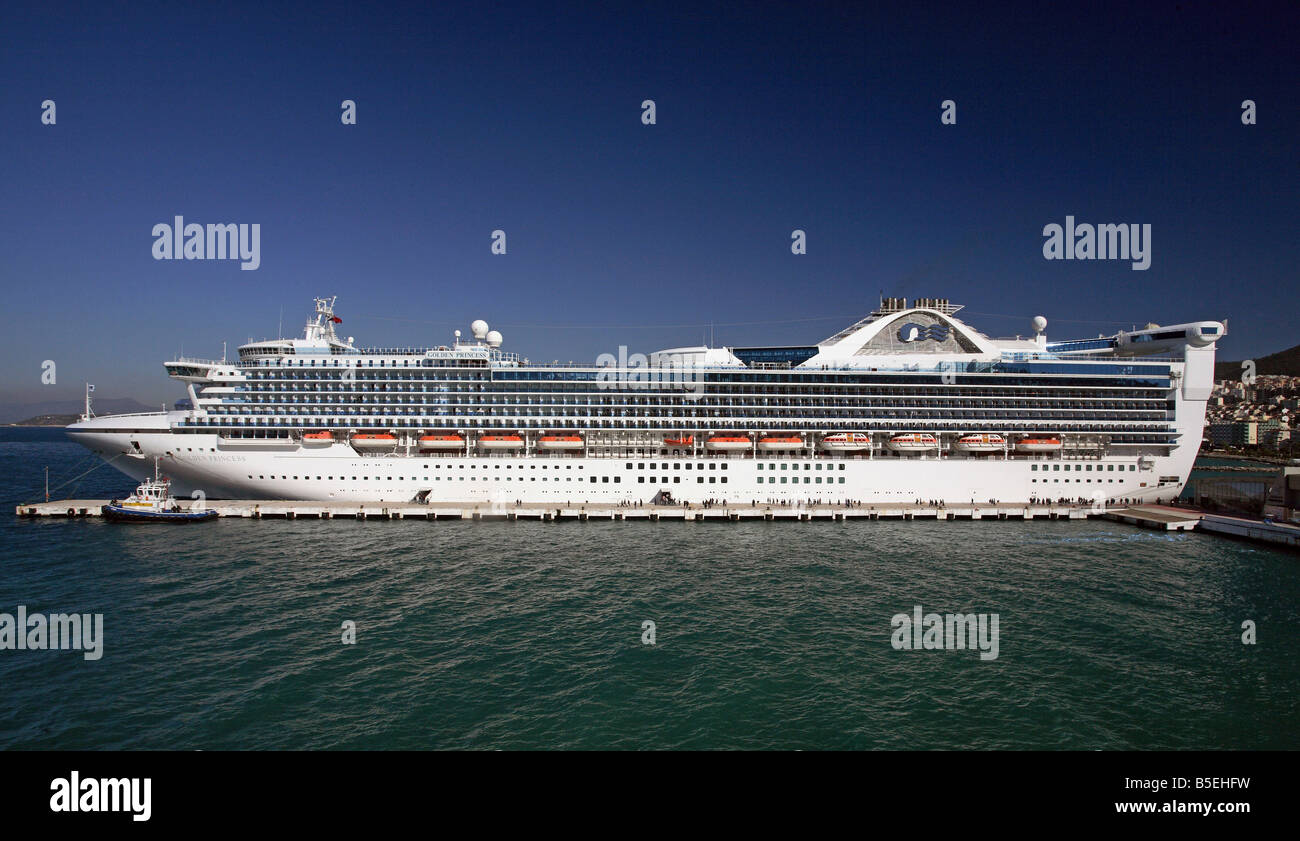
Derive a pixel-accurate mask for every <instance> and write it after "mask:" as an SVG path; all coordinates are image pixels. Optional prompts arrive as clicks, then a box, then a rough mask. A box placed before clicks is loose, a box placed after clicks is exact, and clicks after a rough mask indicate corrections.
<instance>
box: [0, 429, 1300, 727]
mask: <svg viewBox="0 0 1300 841" xmlns="http://www.w3.org/2000/svg"><path fill="white" fill-rule="evenodd" d="M46 464H49V465H50V467H51V476H52V477H55V478H56V479H66V478H70V477H71V476H73V475H74V474H76V473H77V472H79V471H80V470H84V469H86V468H89V467H92V466H94V464H95V462H94V461H92V460H90V459H88V458H86V456H85V455H83V453H82V451H81V450H80V448H78V447H76V446H75V445H72V444H69V443H65V442H63V441H61V440H60V439H59V437H58V436H57V435H56V434H52V433H50V432H30V431H24V430H7V431H4V432H3V433H0V491H2V495H3V497H4V502H5V506H6V507H5V510H4V511H3V512H0V540H3V543H2V544H0V545H2V548H0V564H3V566H2V567H0V569H2V570H3V572H2V573H0V611H3V612H9V613H12V612H14V611H15V609H16V608H17V606H18V605H20V604H22V605H26V606H27V608H28V610H29V611H30V612H44V613H55V612H72V611H76V612H91V613H102V614H104V626H105V649H104V656H103V658H102V659H101V660H99V661H97V662H86V661H85V660H84V659H83V658H82V657H81V656H80V655H79V654H76V653H73V652H67V651H57V652H56V651H8V650H6V651H0V685H3V687H4V691H3V701H0V747H7V748H174V749H193V748H202V749H217V748H507V749H509V748H541V747H563V748H773V747H780V748H810V749H811V748H961V747H975V748H1071V749H1094V748H1103V749H1114V748H1296V747H1300V736H1298V735H1297V733H1300V726H1298V725H1300V714H1298V712H1297V694H1298V692H1300V654H1297V645H1296V643H1297V641H1298V640H1300V634H1297V633H1296V629H1297V627H1300V625H1298V624H1297V623H1298V622H1300V609H1298V608H1297V604H1298V602H1300V599H1298V597H1300V557H1298V556H1296V555H1294V554H1288V553H1284V552H1278V551H1273V550H1269V549H1264V548H1261V547H1258V546H1253V545H1250V544H1246V543H1238V542H1231V541H1226V540H1223V539H1220V538H1215V537H1211V536H1203V535H1195V534H1193V535H1183V534H1178V535H1172V536H1171V535H1166V534H1163V533H1156V532H1150V531H1140V530H1136V529H1131V528H1129V527H1127V526H1123V525H1120V524H1117V523H1110V522H1101V521H1097V522H1086V523H1080V522H1061V521H1056V522H1031V523H1017V522H977V523H976V522H960V521H958V522H926V521H916V522H908V523H902V522H899V523H893V522H875V523H871V522H862V523H671V522H661V523H636V522H624V523H612V522H588V523H576V522H575V523H568V522H562V523H530V522H517V523H506V522H489V523H472V522H464V523H458V522H445V521H440V522H435V523H429V522H410V521H407V522H393V523H386V522H365V523H357V522H353V521H347V520H333V521H314V520H298V521H292V522H289V521H273V520H266V521H259V522H254V521H240V520H221V521H217V522H213V523H206V524H195V525H188V526H167V525H162V526H120V525H113V524H109V523H105V522H102V521H100V520H98V519H92V520H74V521H66V520H46V521H29V520H19V519H17V518H15V517H13V516H12V511H13V505H14V504H16V503H17V502H18V501H19V500H20V499H22V498H28V499H32V498H38V496H39V493H38V492H37V489H38V488H39V487H40V485H41V483H42V481H43V479H42V473H41V468H42V467H43V466H44V465H46ZM131 484H132V483H131V482H130V481H129V480H127V479H125V478H124V477H122V476H121V475H120V474H116V473H114V472H112V471H111V468H106V469H103V470H98V471H95V472H93V473H91V474H90V475H89V476H87V477H85V478H84V479H83V480H81V483H80V486H79V487H78V488H76V490H75V493H76V494H78V495H80V496H83V497H107V496H110V495H117V494H121V493H124V492H126V491H129V490H130V487H131ZM73 491H74V489H73V488H72V487H67V488H63V489H61V490H59V491H58V492H56V493H55V496H56V497H66V496H70V495H72V493H73ZM916 604H921V605H923V606H924V608H925V609H926V611H927V612H928V611H931V610H933V611H936V612H941V613H943V612H957V611H961V612H972V611H973V612H989V613H997V614H998V615H999V619H1000V622H999V630H1000V652H999V657H998V658H997V659H996V660H993V661H989V662H983V661H981V660H980V659H979V658H978V656H977V653H975V652H971V651H896V650H894V649H893V647H892V646H891V644H890V634H891V631H892V628H891V625H890V619H891V617H892V616H893V615H894V614H896V613H900V612H906V613H910V612H911V610H912V608H913V606H914V605H916ZM1246 619H1252V620H1254V621H1255V622H1257V623H1258V626H1259V644H1257V645H1254V646H1245V645H1243V644H1242V643H1241V630H1240V625H1241V622H1242V621H1243V620H1246ZM345 620H351V621H354V622H356V626H357V643H356V644H355V645H343V644H341V641H340V637H341V633H342V630H341V626H342V623H343V622H344V621H345ZM647 620H649V621H653V622H654V623H656V643H655V644H654V645H645V644H643V643H642V623H643V622H644V621H647Z"/></svg>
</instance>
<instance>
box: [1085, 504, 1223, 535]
mask: <svg viewBox="0 0 1300 841" xmlns="http://www.w3.org/2000/svg"><path fill="white" fill-rule="evenodd" d="M1104 516H1105V517H1106V519H1108V520H1117V521H1119V522H1121V523H1128V524H1129V525H1132V526H1140V527H1142V528H1144V529H1159V530H1163V531H1191V530H1192V529H1194V528H1196V526H1197V524H1198V523H1200V521H1201V513H1200V512H1199V511H1188V510H1185V509H1181V508H1171V507H1168V506H1165V505H1136V506H1133V507H1130V508H1118V509H1115V510H1108V511H1106V513H1105V515H1104Z"/></svg>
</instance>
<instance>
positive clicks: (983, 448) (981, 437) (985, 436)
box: [952, 433, 1007, 453]
mask: <svg viewBox="0 0 1300 841" xmlns="http://www.w3.org/2000/svg"><path fill="white" fill-rule="evenodd" d="M1006 443H1007V439H1005V438H1003V437H1002V436H1001V435H998V434H997V433H973V434H971V435H963V436H961V437H960V438H958V439H957V441H956V443H954V444H953V445H952V446H953V449H955V450H960V451H961V452H963V453H993V452H1001V451H1002V449H1003V448H1004V447H1005V446H1006Z"/></svg>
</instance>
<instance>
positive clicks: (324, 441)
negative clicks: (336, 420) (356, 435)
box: [302, 431, 334, 447]
mask: <svg viewBox="0 0 1300 841" xmlns="http://www.w3.org/2000/svg"><path fill="white" fill-rule="evenodd" d="M333 443H334V434H333V433H331V432H324V431H322V432H305V433H303V436H302V445H303V446H304V447H328V446H330V445H331V444H333Z"/></svg>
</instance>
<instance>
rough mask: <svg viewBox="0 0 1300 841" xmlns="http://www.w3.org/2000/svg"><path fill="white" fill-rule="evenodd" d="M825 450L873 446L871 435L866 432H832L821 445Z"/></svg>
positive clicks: (860, 448)
mask: <svg viewBox="0 0 1300 841" xmlns="http://www.w3.org/2000/svg"><path fill="white" fill-rule="evenodd" d="M819 446H820V447H821V448H822V449H823V450H836V451H838V452H849V451H853V450H867V449H870V448H871V436H870V435H868V434H867V433H865V432H832V433H831V434H830V435H827V436H826V437H825V438H823V439H822V442H821V444H820V445H819Z"/></svg>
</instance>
